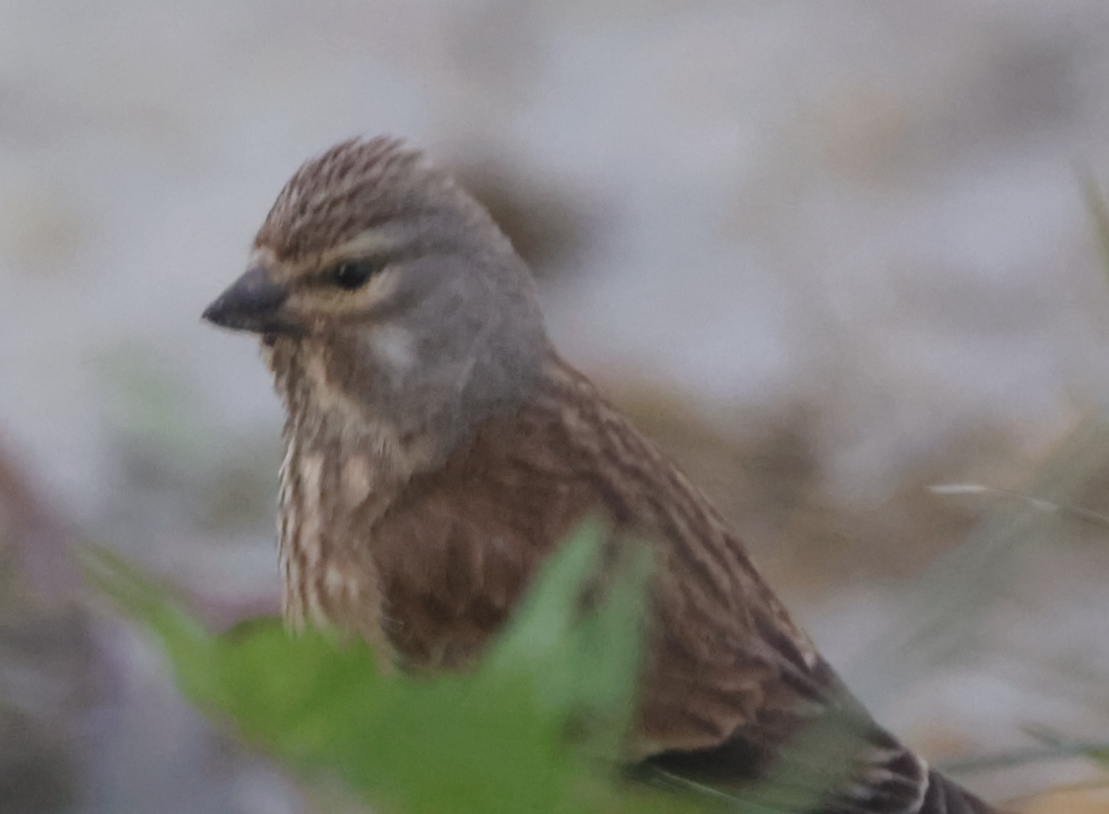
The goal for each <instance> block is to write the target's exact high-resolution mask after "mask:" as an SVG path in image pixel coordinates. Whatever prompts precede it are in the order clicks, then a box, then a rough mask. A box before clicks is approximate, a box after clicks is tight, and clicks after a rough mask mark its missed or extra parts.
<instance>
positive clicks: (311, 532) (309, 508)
mask: <svg viewBox="0 0 1109 814" xmlns="http://www.w3.org/2000/svg"><path fill="white" fill-rule="evenodd" d="M322 476H323V455H322V454H320V453H318V452H316V453H312V454H310V455H305V456H304V457H303V458H302V459H301V461H300V482H301V499H302V500H303V501H304V505H303V507H302V508H301V510H300V515H301V522H302V523H303V526H302V527H301V530H300V545H301V548H302V550H303V551H304V556H305V560H306V563H305V564H306V565H307V566H308V568H309V569H310V570H314V569H315V567H316V566H317V565H318V564H319V562H320V522H319V517H320V512H321V506H320V497H321V495H320V489H321V486H322V482H323V481H322Z"/></svg>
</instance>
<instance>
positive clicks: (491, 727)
mask: <svg viewBox="0 0 1109 814" xmlns="http://www.w3.org/2000/svg"><path fill="white" fill-rule="evenodd" d="M603 538H604V529H602V528H601V527H600V526H598V525H596V524H593V525H588V526H585V527H583V528H582V529H581V530H579V532H578V533H577V534H576V535H574V537H573V538H572V539H571V540H570V541H568V543H567V544H566V545H564V546H563V547H562V548H561V549H560V551H559V552H558V553H557V554H556V555H554V556H553V557H552V558H551V559H550V561H549V563H548V565H547V567H546V568H545V569H544V570H543V573H542V574H541V575H540V577H539V579H537V581H536V585H535V587H534V589H533V590H532V591H531V592H530V594H529V595H528V597H527V598H526V600H525V601H524V602H523V603H522V605H521V609H520V611H519V613H518V614H517V618H516V619H515V620H514V622H513V623H512V625H510V627H509V629H508V630H507V631H506V633H505V634H504V636H502V637H501V639H500V640H499V641H498V642H497V643H496V644H495V645H494V647H493V648H492V651H491V653H490V655H489V657H488V658H487V659H486V661H485V662H484V663H483V665H481V666H480V667H479V668H478V669H477V670H476V671H475V672H473V673H470V674H468V675H448V676H442V677H437V678H435V679H421V678H413V677H408V676H405V675H397V674H387V673H383V672H382V671H381V670H379V669H378V666H377V663H376V659H375V657H374V653H373V652H372V650H371V649H370V648H369V647H368V646H367V645H365V644H364V643H362V642H361V641H346V642H339V641H337V640H336V639H335V637H332V636H328V635H325V634H321V633H308V634H305V635H302V636H298V637H291V636H289V635H288V634H287V633H286V632H285V630H284V629H283V627H282V625H281V623H280V622H279V621H278V620H275V619H263V620H254V621H251V622H247V623H244V624H241V625H239V626H237V627H236V628H234V629H232V630H231V631H229V632H227V633H225V634H222V635H213V634H210V633H208V632H207V631H205V630H204V628H203V627H202V626H201V625H199V624H198V623H197V622H196V620H195V619H194V618H192V617H191V616H190V615H189V614H188V613H187V612H185V610H184V609H183V607H182V605H181V603H180V602H179V601H177V600H176V599H174V598H173V597H172V595H171V594H170V593H169V592H168V591H166V590H165V588H163V587H161V586H158V585H157V584H156V583H154V582H153V581H152V580H151V579H150V578H148V577H146V576H145V575H143V574H141V573H140V572H139V571H137V570H136V569H135V568H134V567H132V566H131V565H129V564H128V563H127V562H125V561H124V560H122V559H121V558H119V557H118V556H115V555H113V554H110V553H108V552H106V551H103V550H94V551H92V552H91V553H89V554H88V555H87V557H86V564H87V568H88V573H89V574H90V576H91V578H92V579H93V580H94V581H95V582H96V583H97V584H98V585H99V586H100V587H101V588H102V589H103V590H104V591H105V592H107V593H108V594H109V595H110V596H111V597H112V598H113V599H114V600H115V601H116V602H117V603H118V604H119V606H120V607H121V608H122V609H123V610H124V611H125V612H126V613H128V614H129V615H131V616H133V617H135V618H136V619H138V620H139V621H141V622H142V623H144V624H145V625H146V626H147V627H148V628H150V629H151V630H152V631H153V632H154V633H155V635H156V636H157V637H158V638H159V639H160V641H161V642H162V644H163V645H164V646H165V648H166V652H167V654H168V656H169V658H170V661H171V663H172V664H173V667H174V670H175V672H176V675H177V677H178V680H179V682H180V685H181V688H182V690H183V691H184V692H185V693H186V695H188V696H189V697H190V698H191V699H192V700H193V701H194V702H196V703H197V704H199V705H200V706H202V707H203V708H205V709H208V710H209V711H211V712H212V713H215V714H217V715H218V716H220V717H223V718H225V719H230V720H231V721H232V722H233V724H234V726H235V727H236V728H237V729H238V730H239V732H240V733H241V734H242V736H243V737H244V738H245V739H247V740H249V741H251V742H254V743H256V744H258V745H260V746H262V747H263V748H265V749H266V750H268V751H270V752H271V753H273V754H274V755H275V756H278V757H280V758H282V759H284V760H286V761H288V762H289V763H290V765H292V766H293V767H294V768H296V769H297V770H299V771H301V772H304V773H308V774H319V773H325V774H330V775H334V776H337V777H339V778H340V779H341V780H343V781H344V782H345V783H346V784H347V785H349V787H350V788H351V789H352V790H354V791H355V792H356V793H358V794H359V795H361V796H362V798H363V799H364V800H366V801H367V802H371V803H373V804H374V805H375V806H376V807H377V808H378V810H384V811H395V812H405V814H435V813H436V812H450V814H468V812H473V814H478V813H479V812H480V813H481V814H498V812H505V814H509V812H512V814H517V813H518V812H524V811H526V812H535V814H542V812H591V811H594V812H624V811H627V812H631V811H635V812H646V814H650V812H658V813H659V814H664V812H675V813H676V812H682V811H687V812H691V811H703V810H705V809H704V808H703V807H694V804H693V803H691V802H690V801H687V800H685V799H682V798H679V797H676V796H674V795H669V794H662V793H659V792H657V791H652V790H649V789H629V788H625V787H622V786H620V785H619V784H618V783H617V782H616V780H615V776H616V773H615V771H614V767H615V765H616V763H615V759H616V757H617V750H618V749H619V748H620V746H621V745H622V733H623V732H624V731H625V730H626V726H627V722H628V720H629V715H630V711H631V709H632V705H633V701H634V694H633V691H634V687H635V677H636V673H637V670H638V665H639V658H640V640H641V635H640V634H641V631H640V619H641V617H642V603H643V601H644V597H645V591H646V586H647V579H648V576H649V571H650V561H649V560H650V558H649V556H648V549H647V547H646V546H642V545H639V546H635V545H631V546H627V547H626V548H627V552H626V556H624V557H623V558H622V564H623V567H621V568H618V569H617V575H616V576H615V578H614V579H613V580H612V581H611V584H608V585H605V586H602V587H603V590H601V591H599V592H596V596H595V598H594V599H593V605H595V607H591V608H588V610H586V609H585V608H586V607H587V605H586V604H585V603H583V596H585V595H586V594H588V593H589V589H590V588H593V587H597V586H593V585H591V584H590V583H589V579H590V578H591V575H592V574H594V573H595V565H596V563H597V560H598V557H599V556H600V546H601V541H602V539H603ZM583 592H584V593H583ZM590 595H591V596H592V594H590ZM582 721H585V722H586V725H584V727H583V724H582ZM597 721H599V722H602V724H603V725H598V726H596V727H591V726H589V725H588V724H589V722H597ZM594 729H595V730H596V732H594V731H592V730H594ZM583 732H584V734H585V736H586V737H585V738H584V740H583V739H582V738H581V737H580V736H581V735H582V734H583ZM598 732H603V733H606V734H605V735H604V736H603V737H601V736H598V735H597V733H598ZM612 733H615V735H613V734H612ZM571 734H572V735H577V736H579V737H577V738H568V737H567V735H571ZM582 743H584V744H585V745H586V746H587V747H588V750H589V752H590V755H591V757H592V759H591V760H586V759H584V758H583V751H582V750H581V749H580V748H574V744H582ZM598 753H600V756H601V757H603V758H606V759H605V760H597V759H596V758H597V757H598Z"/></svg>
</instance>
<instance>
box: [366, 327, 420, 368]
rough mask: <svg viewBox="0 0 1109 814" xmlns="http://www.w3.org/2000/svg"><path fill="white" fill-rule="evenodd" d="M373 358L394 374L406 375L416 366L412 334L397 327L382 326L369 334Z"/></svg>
mask: <svg viewBox="0 0 1109 814" xmlns="http://www.w3.org/2000/svg"><path fill="white" fill-rule="evenodd" d="M369 341H370V348H371V349H372V350H373V354H374V356H376V357H377V359H378V360H380V361H381V362H383V363H384V364H385V365H386V366H387V367H388V368H389V369H390V370H392V371H393V372H395V373H407V372H408V371H410V370H411V369H412V368H413V367H414V366H415V364H416V347H415V343H414V342H413V341H412V334H411V333H409V332H408V331H407V330H405V329H404V328H402V327H400V326H399V325H382V326H380V327H378V328H376V329H375V330H374V331H373V332H372V333H371V334H370V338H369Z"/></svg>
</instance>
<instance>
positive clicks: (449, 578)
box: [371, 364, 826, 752]
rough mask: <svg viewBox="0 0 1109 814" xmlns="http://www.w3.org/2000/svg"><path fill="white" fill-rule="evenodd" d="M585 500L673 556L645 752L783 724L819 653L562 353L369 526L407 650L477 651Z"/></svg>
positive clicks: (395, 629)
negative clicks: (504, 411) (528, 396)
mask: <svg viewBox="0 0 1109 814" xmlns="http://www.w3.org/2000/svg"><path fill="white" fill-rule="evenodd" d="M589 513H600V514H603V515H604V516H606V517H607V518H608V519H609V520H610V521H611V522H612V523H613V524H614V526H615V527H617V528H620V529H622V530H630V531H633V532H635V533H636V534H638V535H640V536H642V537H643V538H644V539H647V540H651V541H654V542H656V543H658V544H659V551H660V553H661V556H662V557H663V558H664V560H665V562H664V563H662V564H661V565H660V567H659V569H658V570H659V574H660V577H659V579H658V580H657V584H656V588H655V602H656V605H657V608H658V624H657V630H656V635H655V641H654V643H653V648H652V656H651V658H650V660H649V665H648V667H647V673H646V677H645V686H644V690H643V692H644V703H643V708H642V725H641V730H642V735H643V744H642V747H643V749H644V751H645V752H655V751H661V750H664V749H675V748H682V749H698V748H708V747H712V746H716V745H719V744H721V743H723V742H724V741H726V740H728V739H729V738H730V737H732V736H733V735H735V734H736V733H737V732H738V731H740V730H746V729H750V731H751V733H752V735H751V736H752V737H755V735H756V733H757V734H758V735H759V736H760V737H765V736H766V735H767V734H768V733H770V732H772V731H773V730H775V729H778V728H780V727H777V726H774V727H768V726H767V722H768V721H771V720H774V719H775V718H783V717H784V718H790V719H793V718H796V717H797V711H798V710H799V709H801V708H803V707H805V706H812V702H813V701H817V700H818V699H819V698H821V697H822V694H823V692H824V689H825V688H824V686H823V684H824V682H825V680H826V679H825V676H824V675H823V671H824V669H825V668H824V667H823V663H822V662H821V661H820V659H819V657H818V656H817V655H816V652H815V650H814V649H813V647H812V644H811V643H810V642H809V640H808V638H807V637H806V636H805V635H804V633H802V632H801V631H800V629H799V628H798V627H797V626H796V625H794V624H793V622H792V621H791V620H790V618H789V616H788V614H786V612H785V610H784V609H783V608H782V606H781V605H780V603H779V602H778V601H777V599H776V598H775V597H774V595H773V594H772V593H771V592H770V590H769V589H768V588H767V587H766V585H765V584H764V583H763V581H762V579H761V578H760V577H759V575H758V573H757V572H756V571H755V569H754V567H753V566H752V565H751V563H750V561H749V559H748V557H747V555H746V552H745V551H744V550H743V547H742V546H741V545H740V543H739V541H738V540H737V539H735V538H734V536H732V535H731V534H730V532H728V530H727V529H726V527H725V526H724V524H723V522H722V521H721V520H720V518H719V517H718V516H717V515H716V513H715V512H714V511H713V510H712V509H711V507H710V506H709V505H708V504H707V503H706V501H705V500H704V499H703V498H702V497H701V495H700V494H699V493H698V492H697V491H696V490H695V489H693V487H692V486H690V485H689V483H688V482H687V481H686V480H685V478H684V476H682V475H681V474H680V473H679V472H678V471H677V470H676V469H675V468H674V467H673V466H672V465H671V464H669V463H668V462H667V461H666V460H665V459H664V458H662V456H661V455H660V454H659V453H658V452H657V450H656V449H655V448H654V447H653V445H651V444H650V443H649V442H648V441H647V440H646V439H644V438H643V437H642V436H641V435H640V434H639V433H638V432H637V431H636V430H635V429H633V428H632V427H631V426H630V425H629V424H628V423H627V421H626V420H625V419H624V418H623V417H622V416H620V414H619V413H617V412H616V411H615V410H614V409H612V408H611V407H609V406H608V405H607V404H606V403H605V402H604V401H603V400H602V399H600V397H599V396H598V395H597V393H596V392H595V390H594V389H593V387H592V385H590V384H589V383H588V381H587V380H585V379H584V377H582V376H580V375H579V374H577V373H576V372H574V371H573V370H571V369H570V368H568V367H566V366H564V365H562V364H557V365H556V366H555V367H554V368H553V369H552V370H551V371H550V375H549V376H548V379H547V382H546V384H545V386H544V387H543V389H542V391H541V393H540V394H539V396H538V397H537V398H535V399H533V400H532V402H531V403H529V404H528V405H527V406H525V407H524V408H522V409H521V410H519V411H518V412H515V413H514V414H512V415H511V416H508V417H502V418H497V419H493V420H490V421H487V422H486V423H485V424H484V425H483V426H482V427H481V429H480V430H479V431H478V433H477V434H476V436H475V437H474V438H473V439H472V440H471V442H470V443H469V444H467V445H466V446H465V447H464V448H462V449H460V450H458V451H456V452H455V454H454V455H453V456H452V457H451V459H450V460H449V461H448V463H447V465H446V466H445V467H443V468H441V469H439V470H437V471H436V472H434V473H432V474H428V475H423V476H417V477H415V478H414V479H413V480H412V481H411V482H410V483H409V484H408V486H407V487H406V488H405V489H404V490H402V491H401V493H400V494H399V496H398V497H397V499H396V500H395V501H394V502H393V503H392V505H391V506H390V508H389V509H388V511H387V512H386V513H385V515H384V516H383V517H382V518H381V519H380V520H379V521H378V522H377V523H376V524H375V525H374V527H373V529H372V534H371V538H372V542H371V545H372V549H373V552H374V559H375V561H376V562H377V566H378V571H379V573H380V574H381V580H382V584H383V589H384V592H385V596H386V602H387V608H386V615H387V618H388V620H389V622H388V624H389V625H390V628H389V633H390V637H391V639H392V640H393V642H394V644H395V645H396V647H397V649H398V651H399V652H400V653H401V654H402V655H403V656H405V657H406V658H408V659H409V660H410V661H411V662H413V663H415V664H426V665H428V666H440V665H451V664H458V663H465V662H468V661H469V660H470V658H471V657H472V656H473V655H474V654H475V653H476V652H477V651H478V650H479V649H480V647H481V645H482V643H483V642H484V641H485V639H486V637H487V636H488V635H489V634H491V633H492V632H494V631H495V630H496V629H497V628H498V627H499V626H500V625H501V624H502V623H503V622H504V620H505V618H506V616H507V614H508V612H509V609H510V608H511V606H512V604H513V602H515V600H516V599H517V598H518V596H519V594H520V592H521V591H522V589H523V588H524V586H525V585H526V584H527V581H528V580H529V579H530V578H531V576H532V575H533V574H534V572H535V569H536V567H537V566H538V564H539V562H540V561H541V560H542V558H543V557H544V556H545V555H546V554H548V553H549V552H550V550H551V549H552V548H553V547H554V546H555V545H557V544H558V542H559V541H561V540H562V539H563V538H564V537H565V536H566V535H567V534H568V533H569V532H570V531H571V530H572V528H573V527H574V525H575V524H576V523H578V522H579V521H580V520H581V519H582V518H583V517H584V516H586V515H588V514H589ZM787 728H789V729H791V728H792V727H787ZM787 734H788V733H787V732H782V733H781V735H782V736H783V737H784V736H786V735H787ZM770 745H771V744H767V746H770Z"/></svg>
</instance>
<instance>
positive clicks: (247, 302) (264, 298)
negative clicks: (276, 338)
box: [204, 266, 289, 333]
mask: <svg viewBox="0 0 1109 814" xmlns="http://www.w3.org/2000/svg"><path fill="white" fill-rule="evenodd" d="M288 295H289V292H288V290H287V289H286V288H285V287H284V286H282V285H279V284H277V283H275V282H274V281H273V278H272V277H270V274H269V272H268V271H266V269H264V268H262V267H261V266H255V267H254V268H252V269H250V270H249V271H247V272H246V273H245V274H244V275H243V276H242V277H240V278H239V279H238V280H236V281H235V282H234V283H232V284H231V287H230V288H228V289H227V290H226V291H224V292H223V293H222V294H220V295H219V296H218V297H216V300H215V302H213V303H212V304H211V305H209V306H208V307H207V308H206V309H204V319H206V320H208V321H209V322H211V323H212V324H214V325H219V326H220V327H222V328H231V329H232V330H235V331H253V332H254V333H274V332H277V331H280V330H282V329H283V328H284V327H285V326H284V325H283V324H282V322H283V321H282V319H281V314H280V313H279V312H280V309H281V305H282V304H283V303H284V302H285V300H286V298H287V297H288Z"/></svg>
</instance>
